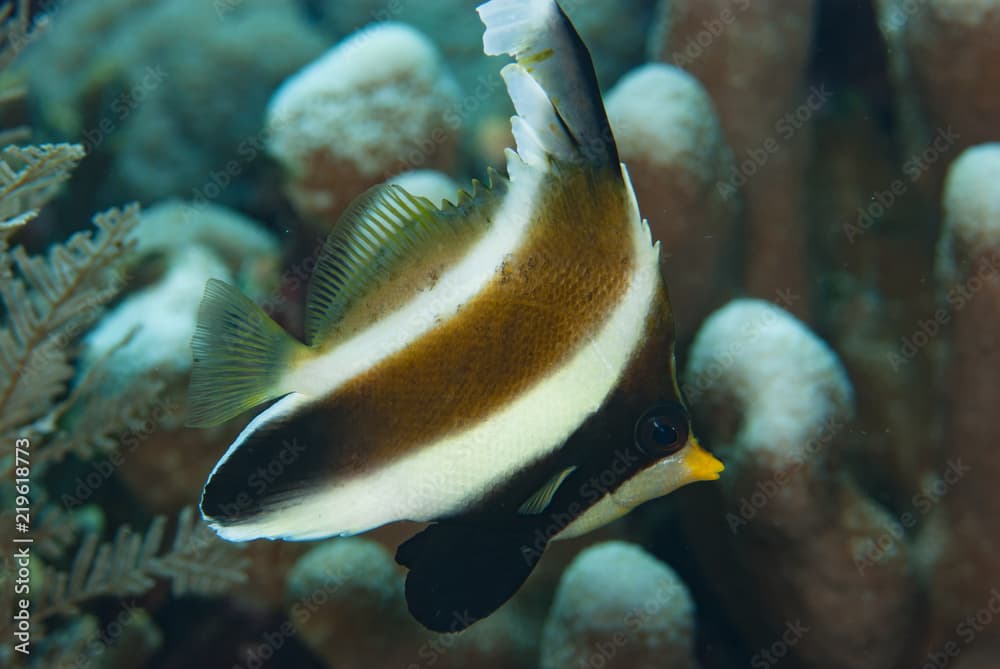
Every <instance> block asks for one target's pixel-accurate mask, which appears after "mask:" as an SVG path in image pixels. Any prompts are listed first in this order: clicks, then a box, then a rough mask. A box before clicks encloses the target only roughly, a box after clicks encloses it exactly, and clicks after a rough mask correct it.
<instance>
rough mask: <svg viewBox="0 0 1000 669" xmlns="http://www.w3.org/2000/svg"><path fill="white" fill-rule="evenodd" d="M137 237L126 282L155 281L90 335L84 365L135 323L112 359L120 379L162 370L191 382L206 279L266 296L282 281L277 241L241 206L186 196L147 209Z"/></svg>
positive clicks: (104, 353) (101, 355)
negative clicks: (153, 273) (156, 268)
mask: <svg viewBox="0 0 1000 669" xmlns="http://www.w3.org/2000/svg"><path fill="white" fill-rule="evenodd" d="M131 236H132V237H133V239H134V240H135V245H136V248H135V252H134V257H133V259H132V260H130V261H129V262H128V263H126V264H125V266H124V270H123V271H124V274H125V279H124V281H125V282H128V281H129V280H130V279H131V280H132V281H136V282H141V280H145V281H151V280H152V281H153V282H152V283H149V284H148V285H146V286H144V287H143V288H141V289H138V290H133V291H132V292H131V293H130V294H129V296H128V297H127V298H126V299H124V300H123V301H122V302H121V303H120V304H118V305H116V306H115V308H114V309H113V310H112V311H111V312H110V313H108V314H107V315H106V316H105V317H104V318H102V319H101V321H100V322H99V323H98V324H97V325H96V327H94V328H93V330H91V331H90V332H89V333H88V334H87V336H86V337H85V339H84V341H83V351H82V364H83V368H84V370H86V369H88V368H89V367H90V366H91V365H93V364H94V362H95V361H97V360H99V359H102V358H106V356H108V355H109V353H110V352H111V349H112V348H113V347H115V346H117V345H118V343H119V340H120V339H121V336H122V333H125V332H130V331H132V330H133V329H134V330H135V335H134V336H133V337H131V338H130V340H129V341H128V343H127V344H125V345H124V346H121V347H120V348H118V349H117V350H116V351H114V352H113V353H110V357H107V358H106V361H105V364H106V365H108V366H109V367H111V368H113V369H114V379H113V380H114V382H115V383H116V384H118V385H119V386H122V385H128V384H130V383H133V382H135V381H136V380H137V379H138V378H142V377H148V376H149V375H151V374H154V373H156V374H159V375H161V376H163V377H166V378H169V379H170V380H172V381H173V382H174V384H177V383H181V382H183V383H186V381H187V374H188V373H189V372H190V369H191V346H190V343H191V336H192V335H193V334H194V325H195V316H196V314H197V310H198V303H199V302H200V300H201V294H202V292H203V291H204V288H205V283H206V282H207V281H208V280H209V279H212V278H216V279H222V280H224V281H227V282H230V283H235V284H236V285H239V286H241V288H242V289H243V290H245V291H246V292H247V293H249V294H250V296H251V297H253V298H260V297H263V296H264V295H265V294H266V293H267V292H268V291H269V290H271V289H272V288H273V286H274V284H275V283H276V280H277V265H278V242H277V240H276V239H275V238H274V237H273V236H272V235H271V234H269V233H268V232H266V231H264V230H263V229H262V228H261V227H260V225H259V224H257V223H254V222H253V221H251V220H249V219H247V218H245V217H243V216H241V215H239V214H237V213H236V212H232V211H229V210H227V209H225V208H223V207H219V206H216V205H190V204H185V203H181V202H167V203H163V204H159V205H156V206H155V207H152V208H150V209H149V210H147V211H146V212H145V213H144V214H143V215H142V216H141V218H140V221H139V224H138V226H137V227H136V229H135V230H134V232H133V233H132V234H131ZM151 264H152V265H156V264H158V265H160V266H162V267H163V269H162V273H161V275H160V276H159V277H156V278H155V280H154V277H149V276H142V274H143V269H144V268H148V267H149V266H150V265H151ZM146 271H147V272H148V270H146Z"/></svg>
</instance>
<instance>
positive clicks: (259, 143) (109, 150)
mask: <svg viewBox="0 0 1000 669" xmlns="http://www.w3.org/2000/svg"><path fill="white" fill-rule="evenodd" d="M177 44H183V45H184V48H183V49H179V48H176V45H177ZM261 45H267V47H266V48H267V52H268V57H267V58H261V57H260V55H261V48H262V46H261ZM323 45H324V39H323V38H322V36H321V35H320V33H319V32H318V31H316V30H315V29H313V28H312V27H311V26H310V25H309V24H308V23H307V21H306V20H305V16H304V14H302V13H301V11H300V7H299V5H298V3H297V2H295V1H294V0H240V1H239V2H229V1H225V0H219V1H218V2H207V1H205V0H172V1H171V2H154V3H150V2H143V1H141V0H140V1H137V0H108V1H101V2H84V3H80V2H73V3H62V4H61V5H60V6H59V8H58V9H57V10H55V11H53V13H52V21H51V25H50V27H49V30H48V31H47V33H46V34H44V35H43V36H42V37H41V38H39V39H38V40H37V41H35V42H34V43H33V44H32V45H31V46H30V48H28V49H27V50H26V52H25V54H24V56H25V57H24V59H23V61H21V63H20V64H19V66H20V67H21V68H23V70H24V72H25V73H26V75H27V80H28V85H29V90H30V92H31V99H32V100H33V102H34V107H35V109H36V110H37V125H38V130H40V131H42V132H43V133H45V134H54V135H56V136H59V137H63V138H71V139H75V140H78V141H80V142H81V143H82V144H84V145H85V146H86V148H87V150H88V153H91V154H95V153H96V154H99V155H101V156H103V157H104V160H106V161H108V167H107V168H106V169H105V170H104V174H103V175H101V176H98V175H97V174H93V175H91V178H92V179H94V180H95V181H96V184H95V185H94V186H92V189H93V190H95V191H96V196H97V198H98V200H99V201H104V200H116V199H119V198H124V197H128V198H132V199H139V200H143V201H147V202H148V201H152V200H156V199H160V198H165V197H172V196H173V197H184V198H189V199H201V200H210V201H221V202H234V201H236V200H238V199H240V198H246V197H248V196H247V193H246V192H244V190H245V189H246V188H247V187H248V185H249V183H252V182H253V178H254V176H255V175H257V174H259V169H260V166H261V162H262V161H258V160H257V158H258V156H260V155H262V154H263V143H264V140H263V138H262V137H261V135H260V127H261V120H262V118H263V113H264V108H265V105H266V103H267V99H268V97H269V96H270V94H271V93H272V91H273V89H274V88H275V87H276V86H277V85H278V84H279V83H280V82H281V80H282V79H283V78H284V77H285V76H287V75H288V74H290V73H291V72H293V71H295V70H296V69H297V68H298V67H300V66H302V65H303V64H305V63H306V62H308V61H309V60H310V59H311V58H313V57H315V56H316V55H317V54H319V53H320V52H321V51H322V49H323ZM95 54H96V55H95ZM234 184H235V185H236V186H234Z"/></svg>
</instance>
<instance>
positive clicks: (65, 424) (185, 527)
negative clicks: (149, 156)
mask: <svg viewBox="0 0 1000 669" xmlns="http://www.w3.org/2000/svg"><path fill="white" fill-rule="evenodd" d="M12 8H13V5H11V4H9V3H4V4H3V5H2V6H0V34H2V35H3V39H4V42H5V43H4V45H3V50H2V51H0V65H2V66H4V67H5V66H7V65H9V64H10V62H11V61H12V60H13V57H14V56H17V55H18V54H19V52H20V50H21V49H22V48H23V47H24V45H25V44H27V43H28V42H29V41H30V39H29V37H31V35H29V34H28V32H27V30H28V26H37V25H38V23H37V22H36V23H32V22H30V21H29V20H28V13H27V12H28V4H27V3H19V4H18V5H17V8H16V13H15V14H12V12H13V11H15V10H14V9H12ZM3 74H4V75H5V74H6V73H3ZM19 134H21V133H19V132H14V133H11V132H5V133H4V137H6V138H10V137H12V136H14V135H19ZM82 156H83V149H82V147H80V146H79V145H74V144H56V145H26V146H8V147H7V148H5V149H4V150H3V154H2V156H0V220H2V224H0V304H2V311H0V415H2V418H0V436H2V437H3V439H4V440H5V442H7V443H10V444H12V445H13V446H16V448H13V447H12V448H10V449H8V450H7V451H6V452H5V453H4V454H3V455H2V456H0V473H2V478H0V496H2V497H3V499H9V500H11V501H12V505H11V506H10V507H5V508H4V509H2V510H0V522H2V529H0V537H2V539H3V540H4V541H5V543H7V545H14V546H17V547H18V551H17V555H18V557H17V559H15V558H14V552H13V551H11V552H7V553H5V554H4V556H3V558H2V560H0V561H2V565H3V569H2V570H0V588H2V593H3V594H2V595H0V614H2V618H3V622H2V623H0V628H2V629H0V631H2V633H3V634H4V635H5V637H7V638H14V631H15V628H17V631H18V633H19V634H20V633H22V632H23V630H22V629H21V628H20V625H21V622H19V621H18V620H17V619H16V618H15V611H18V613H20V612H21V611H22V610H24V606H23V605H22V601H23V599H22V598H23V595H25V594H29V593H27V592H25V591H23V590H22V589H21V586H20V585H19V586H18V588H17V592H18V594H19V595H21V596H22V598H18V599H17V600H15V597H14V594H13V593H14V592H15V587H14V585H15V581H14V579H15V578H16V579H17V580H18V581H19V582H21V583H27V584H29V587H30V596H31V600H30V602H31V607H30V615H31V626H32V627H31V630H32V632H31V633H32V639H31V642H30V643H32V644H33V645H32V646H31V650H32V651H33V652H31V653H26V652H24V653H22V652H20V651H18V652H15V649H14V647H13V644H4V646H3V647H2V649H0V663H3V664H4V666H12V667H14V666H24V665H26V664H27V665H29V666H34V667H41V666H45V667H63V666H70V665H74V666H78V665H79V662H81V661H83V660H86V659H88V655H87V653H92V652H93V649H94V648H95V643H97V642H96V641H94V640H93V636H94V635H93V633H94V631H95V629H96V626H97V623H96V619H95V617H93V616H91V615H89V614H87V615H84V616H83V617H81V618H78V619H77V620H76V621H75V622H67V617H66V615H67V614H70V613H77V612H78V611H79V609H80V607H81V606H83V605H86V604H89V603H91V602H92V600H94V599H98V598H104V597H107V596H109V595H118V596H120V595H125V594H134V595H138V594H144V593H145V592H147V591H148V590H149V589H150V588H152V586H153V585H154V584H155V579H156V578H157V577H165V578H170V579H172V581H173V586H174V592H175V594H177V595H181V594H183V593H185V592H201V593H217V592H219V591H220V590H221V589H223V588H224V587H228V585H230V584H231V583H233V582H239V581H240V580H241V579H242V578H243V574H242V571H241V569H242V567H243V566H244V565H243V563H242V562H241V561H240V560H238V559H237V558H235V554H236V553H238V551H239V548H238V547H234V546H231V545H227V544H224V543H222V542H221V541H219V540H218V539H217V538H216V537H214V536H207V535H206V532H208V530H207V528H205V527H204V526H203V525H201V524H200V522H199V520H198V519H197V517H196V516H195V515H194V514H193V512H192V511H191V510H190V509H188V510H187V511H185V512H182V513H181V515H180V516H179V517H178V520H177V529H176V531H175V535H174V542H173V544H172V546H171V547H170V548H168V549H167V550H165V551H161V546H160V544H161V541H162V537H163V531H164V527H165V522H166V521H165V520H164V519H162V518H158V519H154V520H153V522H152V524H151V526H150V528H149V530H148V531H147V532H146V533H145V534H144V535H141V536H140V535H136V534H134V533H132V532H131V530H130V529H129V528H128V526H127V525H119V526H118V529H117V531H116V533H115V538H114V540H113V541H112V542H111V543H109V544H103V545H100V546H99V541H100V539H99V536H100V534H99V533H100V529H98V530H97V531H86V530H87V529H88V528H89V529H90V530H93V525H95V524H96V525H98V526H100V525H101V524H102V520H103V514H102V513H101V512H100V511H96V513H87V512H85V511H84V510H82V509H81V510H80V511H79V512H72V513H70V512H68V508H73V507H75V506H78V505H67V506H64V507H63V508H60V507H59V506H56V505H55V504H54V503H53V502H52V501H51V498H50V493H53V492H55V491H56V489H58V488H59V487H60V486H61V485H63V484H64V483H65V477H66V475H67V473H68V472H69V471H70V468H71V467H72V465H70V464H67V463H66V462H64V460H69V459H70V458H69V457H68V456H70V455H72V456H74V458H73V459H75V461H76V462H85V461H87V460H89V459H93V458H95V457H96V456H97V455H99V454H113V453H114V452H115V451H116V450H117V448H118V447H119V446H120V442H118V441H117V437H118V436H120V435H121V434H122V433H123V432H126V431H127V430H128V429H129V428H130V427H131V426H132V425H134V422H135V421H136V420H137V415H138V414H139V413H142V412H144V411H145V410H146V408H147V406H148V403H149V402H150V401H151V399H152V396H153V395H155V393H156V392H157V391H158V390H159V388H160V386H159V385H158V383H157V381H156V380H155V379H153V378H148V377H147V378H143V379H141V384H136V383H133V384H131V385H130V386H128V387H126V388H124V389H122V390H121V391H120V392H119V393H118V394H103V393H98V392H95V385H96V384H95V379H96V378H99V377H100V375H101V374H103V373H104V372H105V371H106V370H105V369H104V363H105V362H106V361H107V357H108V356H109V355H110V354H112V353H113V352H114V351H115V350H117V349H118V348H119V347H120V346H122V345H124V344H125V343H126V342H127V340H128V337H129V333H126V332H122V333H119V334H120V337H119V340H118V341H117V342H115V343H112V344H110V345H109V346H108V348H107V355H104V356H101V357H100V358H99V359H98V360H96V361H95V363H94V364H93V365H92V367H91V368H90V369H89V370H88V372H87V373H85V374H81V372H80V367H79V365H77V361H76V360H75V356H76V353H77V350H78V345H79V340H80V338H81V337H82V335H83V334H84V333H85V332H86V330H87V328H89V327H90V326H91V325H92V324H93V323H94V322H95V321H96V320H98V319H99V318H100V317H101V315H102V313H103V312H104V309H105V307H106V305H107V304H108V303H109V302H111V301H112V300H113V299H114V298H115V297H116V296H117V295H118V294H119V291H120V290H121V288H122V285H121V277H120V274H119V273H118V272H119V270H120V268H121V265H122V263H123V261H124V260H125V259H126V258H128V257H129V255H130V254H131V253H133V251H134V248H135V243H134V239H131V238H130V234H131V233H132V232H133V230H134V229H135V228H136V226H137V224H138V217H139V212H138V207H137V206H134V205H133V206H129V207H126V208H124V209H112V210H109V211H107V212H104V213H102V214H98V215H96V216H95V217H94V219H93V220H94V225H95V227H96V231H85V232H78V233H76V234H74V235H73V236H72V237H71V238H70V239H69V240H68V241H67V242H65V243H64V244H59V243H54V242H53V243H51V244H50V245H49V246H48V249H47V253H46V254H45V255H33V254H31V253H29V251H28V250H27V249H26V248H25V246H23V245H17V246H15V247H14V248H13V249H10V248H9V238H10V237H12V236H13V235H15V234H17V233H20V232H22V231H23V229H24V228H25V226H26V224H27V223H29V222H30V221H32V220H34V219H36V218H38V216H39V210H40V208H41V207H43V206H44V205H46V204H48V203H49V202H50V201H51V200H52V199H54V198H55V197H56V196H57V195H58V194H59V193H60V191H61V186H62V185H63V184H64V182H65V181H66V180H67V178H68V177H69V174H70V172H71V171H72V170H73V168H74V167H76V165H77V163H78V162H79V161H80V160H81V158H82ZM102 464H103V465H104V466H105V469H101V470H100V471H109V472H113V467H112V466H111V465H110V464H109V463H108V462H106V461H103V462H102ZM15 476H16V477H17V478H15ZM99 479H100V477H99ZM78 480H79V479H78ZM89 480H90V479H89V478H88V481H89ZM100 482H103V479H100V480H99V482H98V484H97V485H99V483H100ZM91 492H93V490H92V489H91ZM63 497H64V498H65V493H64V494H63ZM64 504H65V502H64ZM95 516H96V518H97V521H96V523H95V522H93V520H94V517H95ZM28 533H30V534H29V535H28V536H30V538H31V543H17V544H16V543H14V539H15V537H17V538H20V539H23V538H25V535H26V534H28ZM84 533H85V534H86V535H87V536H86V538H85V539H83V540H82V542H80V543H79V547H78V548H77V550H76V553H75V557H73V558H72V560H71V561H70V560H69V559H68V558H69V554H68V553H67V552H68V551H69V549H70V548H71V547H72V546H73V545H74V544H76V543H78V542H77V538H78V537H79V536H80V535H81V534H84ZM210 534H211V533H209V535H210ZM61 563H62V564H66V563H69V564H71V565H72V566H71V567H70V569H69V571H64V570H63V569H62V568H61V567H60V566H59V565H60V564H61ZM139 617H140V618H142V619H144V620H145V624H144V625H142V626H138V625H137V626H136V627H134V628H133V629H132V630H130V631H129V632H128V633H127V634H125V644H123V645H122V646H121V647H120V648H122V649H123V648H130V649H131V650H132V653H131V655H130V658H131V659H137V658H139V657H148V655H149V653H150V652H151V651H152V649H153V648H154V647H155V646H156V645H157V644H158V643H159V636H158V635H159V632H158V630H157V629H156V628H155V626H154V625H152V623H151V622H150V621H149V617H148V616H145V615H144V614H140V616H139ZM123 633H124V632H123V631H122V630H120V629H119V631H118V634H117V636H121V635H122V634H123ZM88 635H89V636H88ZM18 641H19V643H21V642H23V643H24V645H25V646H27V644H28V643H29V642H28V641H27V640H26V639H18ZM102 642H103V638H102ZM126 644H127V645H126ZM106 647H107V644H106V643H105V649H106ZM114 656H115V653H113V652H112V653H109V654H107V655H106V658H112V657H114ZM91 659H92V658H91ZM119 661H121V658H120V657H119Z"/></svg>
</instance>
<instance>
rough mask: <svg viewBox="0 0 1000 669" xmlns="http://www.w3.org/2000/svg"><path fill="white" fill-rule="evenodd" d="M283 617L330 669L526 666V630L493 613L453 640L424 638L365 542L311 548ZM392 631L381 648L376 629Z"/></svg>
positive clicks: (393, 574) (392, 572)
mask: <svg viewBox="0 0 1000 669" xmlns="http://www.w3.org/2000/svg"><path fill="white" fill-rule="evenodd" d="M288 603H289V606H288V611H289V617H290V619H291V622H292V623H293V624H294V625H295V627H296V629H297V630H298V632H299V633H300V634H301V635H302V636H303V638H304V640H305V641H306V643H307V644H308V645H309V646H310V647H311V648H312V649H313V650H314V651H315V652H316V653H317V654H318V655H320V656H321V657H323V658H324V659H325V660H326V661H327V662H328V663H329V665H330V666H335V667H344V668H345V669H349V668H351V667H371V666H411V665H412V664H414V663H420V664H423V663H427V664H433V665H434V666H439V667H456V668H457V667H470V666H475V667H484V669H488V668H490V667H498V668H499V667H513V666H526V665H527V664H528V658H529V657H530V655H531V653H532V651H533V648H532V645H531V644H530V643H528V642H526V640H527V639H530V633H529V631H528V628H527V625H526V624H525V623H524V622H522V621H521V620H519V618H518V616H517V615H516V614H513V613H512V612H510V611H507V612H500V613H498V615H496V616H494V617H492V618H489V619H487V620H485V621H483V622H482V623H480V624H479V625H476V626H474V627H472V628H470V629H468V630H466V631H464V632H462V633H461V634H457V635H438V634H431V633H430V632H428V631H427V630H425V629H424V628H423V627H421V626H420V625H419V624H418V623H417V622H416V621H415V620H413V618H412V617H410V615H409V613H408V612H407V610H406V602H405V600H404V598H403V579H402V578H400V571H399V568H398V567H397V565H396V564H395V562H394V561H393V559H392V557H391V556H390V555H389V553H388V552H387V551H386V550H385V548H383V547H382V546H380V545H379V544H377V543H375V542H373V541H370V540H368V539H361V538H350V539H335V540H333V541H328V542H325V543H323V544H320V545H319V546H317V547H315V548H313V549H312V550H310V551H309V552H308V553H306V554H305V555H304V556H302V558H301V559H300V560H299V561H298V562H297V563H296V565H295V566H294V567H293V569H292V570H291V571H290V572H289V574H288ZM387 628H389V629H392V630H393V638H392V643H386V642H385V637H384V635H383V633H382V631H383V630H384V629H387Z"/></svg>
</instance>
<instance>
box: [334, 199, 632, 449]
mask: <svg viewBox="0 0 1000 669" xmlns="http://www.w3.org/2000/svg"><path fill="white" fill-rule="evenodd" d="M575 186H576V187H575V188H573V189H572V190H562V189H559V190H556V191H555V192H554V194H553V195H552V199H553V201H552V202H550V203H546V204H544V205H542V206H539V207H537V210H538V211H545V212H550V213H549V215H548V216H547V218H546V220H544V221H537V222H534V223H533V224H532V226H531V227H530V229H529V233H528V239H527V240H526V241H525V243H524V245H523V246H522V247H521V249H520V250H518V251H516V252H515V253H514V254H513V255H512V257H511V258H510V259H509V260H507V261H505V262H504V263H503V266H502V267H501V269H500V271H499V272H498V274H497V276H496V277H495V278H494V280H493V281H492V282H491V283H490V284H489V285H488V286H487V287H486V289H485V290H484V291H482V292H481V293H480V294H479V295H478V296H476V297H475V298H474V299H473V300H472V301H471V302H470V303H469V304H467V305H466V306H465V307H464V308H463V309H462V311H461V312H460V313H459V315H458V316H457V317H455V318H453V319H451V320H449V321H447V322H443V323H441V325H440V326H439V327H437V328H435V329H434V330H432V331H431V332H429V333H428V334H426V335H424V336H423V337H421V338H420V339H418V340H417V341H415V342H413V343H412V344H411V345H410V346H408V347H406V349H404V350H402V351H400V352H399V353H397V354H395V355H392V356H391V357H389V358H387V359H386V360H383V361H382V362H380V363H379V364H378V365H376V366H375V367H373V368H372V369H371V370H369V371H367V372H365V373H363V374H362V375H360V376H358V377H357V378H355V379H352V380H351V381H349V382H348V383H347V384H345V385H344V386H343V387H342V388H341V389H340V390H338V391H337V392H336V393H334V395H332V396H331V397H330V399H329V401H327V402H325V404H326V406H327V408H329V409H333V410H334V411H333V413H332V414H331V426H330V427H331V437H332V438H333V439H336V440H337V441H338V442H341V443H342V447H343V448H342V449H340V448H338V449H337V451H336V456H335V457H337V458H338V459H340V458H346V459H347V460H348V461H350V460H352V459H353V458H355V457H357V458H359V459H361V460H364V461H367V462H368V463H372V464H374V463H376V462H378V461H381V460H384V459H389V458H392V457H394V456H400V455H404V454H405V453H406V452H408V451H409V450H410V449H412V448H413V447H414V446H420V445H426V444H429V443H432V442H434V441H436V440H437V439H439V438H441V437H442V436H444V435H447V434H449V433H452V432H457V431H461V430H463V429H465V428H467V427H470V426H472V425H474V424H476V423H478V422H479V421H481V420H482V419H483V418H484V417H486V416H488V415H489V414H490V413H492V412H493V411H495V410H497V409H499V408H500V407H502V406H503V405H504V404H506V403H507V402H509V401H510V400H511V399H512V398H514V397H516V396H517V395H518V394H519V393H521V392H523V391H524V390H526V389H527V388H529V387H531V386H532V385H533V384H535V383H536V382H537V381H538V380H540V379H541V378H543V377H545V376H546V375H547V374H549V373H550V372H551V371H552V370H553V369H555V368H557V367H559V366H560V365H561V364H562V363H564V362H565V360H566V359H567V358H568V357H569V356H571V355H572V354H573V353H575V352H576V351H577V350H578V349H579V347H580V346H583V345H586V344H587V341H588V337H589V336H590V335H591V334H592V333H593V332H595V331H596V330H597V329H598V328H599V327H600V325H601V324H602V323H603V322H604V320H605V319H606V318H607V316H608V314H609V313H610V312H611V310H612V309H613V307H614V306H615V304H616V303H617V302H618V300H619V299H620V298H621V297H622V296H623V295H624V293H625V291H626V290H627V289H628V285H629V281H630V277H631V272H632V257H631V255H632V252H631V248H632V241H631V237H630V235H629V232H628V229H627V227H626V222H627V220H628V209H627V203H626V201H625V199H624V197H622V196H621V195H620V189H618V190H613V189H610V188H606V187H602V186H601V185H600V182H596V181H591V180H589V179H581V180H578V181H576V182H575ZM588 187H589V188H591V189H593V190H592V191H591V193H592V198H593V199H591V198H588V197H587V193H586V191H584V188H588ZM588 207H590V212H591V213H596V212H602V214H603V215H605V216H608V217H617V218H619V219H620V220H619V221H618V222H617V224H616V222H615V221H606V222H602V223H600V224H594V223H587V224H583V223H582V221H580V217H581V216H586V215H588V212H586V211H585V209H587V208H588ZM574 209H576V210H577V211H575V212H574V211H573V210H574ZM539 273H543V274H546V276H545V277H544V278H540V277H539V276H538V274H539ZM594 277H602V278H603V279H604V281H603V283H602V282H597V281H595V280H594ZM553 312H558V316H554V314H553ZM352 433H353V434H352ZM347 434H352V438H345V437H346V435H347Z"/></svg>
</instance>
